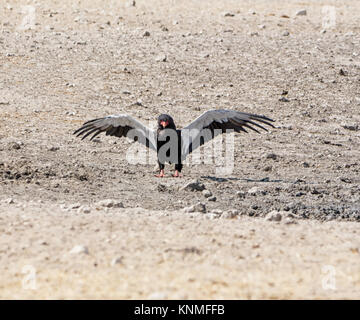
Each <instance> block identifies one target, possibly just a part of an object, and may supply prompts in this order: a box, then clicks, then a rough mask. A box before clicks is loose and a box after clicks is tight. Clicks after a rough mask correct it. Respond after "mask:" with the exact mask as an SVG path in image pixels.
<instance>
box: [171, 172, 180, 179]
mask: <svg viewBox="0 0 360 320" xmlns="http://www.w3.org/2000/svg"><path fill="white" fill-rule="evenodd" d="M172 176H173V177H174V178H181V177H182V174H181V173H180V172H179V171H177V170H176V171H175V173H174V174H173V175H172Z"/></svg>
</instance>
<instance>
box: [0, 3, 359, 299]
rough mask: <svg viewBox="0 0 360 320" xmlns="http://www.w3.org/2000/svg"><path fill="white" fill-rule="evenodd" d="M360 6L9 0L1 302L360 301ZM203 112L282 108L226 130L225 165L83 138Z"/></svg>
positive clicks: (2, 86) (1, 67)
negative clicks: (138, 153)
mask: <svg viewBox="0 0 360 320" xmlns="http://www.w3.org/2000/svg"><path fill="white" fill-rule="evenodd" d="M301 10H306V12H304V11H302V12H301ZM359 16H360V2H359V1H357V0H349V1H335V0H334V1H321V0H319V1H315V0H312V1H295V0H294V1H285V0H267V1H265V0H258V1H245V0H243V1H235V0H234V1H231V0H228V1H221V0H208V1H200V0H199V1H195V0H178V1H175V0H171V1H167V0H147V1H145V0H137V1H136V2H135V1H115V0H109V1H100V0H97V1H96V0H79V1H70V0H62V1H56V0H46V1H35V0H34V1H25V0H21V1H17V0H12V1H7V0H4V1H2V2H1V3H0V80H1V81H0V232H1V237H0V298H1V299H24V298H28V299H29V298H30V299H87V298H88V299H224V298H225V299H335V298H344V299H359V298H360V237H359V234H360V230H359V222H360V20H359ZM210 109H234V110H238V111H243V112H249V113H255V114H261V115H266V116H268V117H270V118H272V119H274V120H275V122H274V125H275V128H271V130H269V131H268V132H263V133H261V135H259V134H257V133H254V132H249V133H248V134H244V133H241V134H236V135H235V136H234V149H235V152H234V157H233V160H234V168H233V170H232V172H230V173H228V174H226V175H225V174H219V170H217V169H218V166H219V165H218V166H217V165H216V164H217V163H216V160H217V159H215V157H213V158H212V159H211V160H212V162H213V163H206V164H196V163H192V162H191V161H189V162H188V164H187V165H185V167H184V169H183V177H182V178H179V179H176V178H172V177H170V173H171V172H172V171H173V170H174V168H173V166H170V165H167V166H166V168H165V169H166V170H167V171H166V173H168V174H169V177H167V178H162V179H159V178H156V177H154V173H155V171H156V170H157V166H156V155H155V154H153V153H149V154H148V155H149V160H148V161H147V162H146V163H138V164H134V163H133V162H131V161H130V162H129V161H128V160H129V150H131V148H132V147H133V146H134V144H133V143H131V142H129V141H128V140H127V139H119V138H116V137H109V136H105V135H104V134H103V135H99V136H98V137H97V138H96V139H95V140H94V141H91V142H90V141H89V140H88V139H86V140H84V141H81V140H80V139H79V138H76V137H75V136H74V135H73V132H74V131H75V130H76V129H77V128H79V127H80V126H81V124H82V123H84V122H85V121H87V120H91V119H93V118H100V117H103V116H107V115H111V114H121V113H127V114H129V115H131V116H133V117H135V118H137V119H138V120H139V121H141V122H143V123H144V124H146V125H149V126H151V127H154V125H156V118H157V116H158V115H159V114H161V113H168V114H170V115H172V116H173V118H174V120H175V122H176V124H177V126H178V127H180V128H181V127H184V126H186V125H187V124H188V123H190V122H191V121H192V120H194V119H195V118H196V117H198V116H200V115H201V114H202V113H203V112H205V111H207V110H210ZM219 138H221V137H219ZM215 143H217V144H221V143H222V141H221V139H218V138H217V139H215ZM203 148H204V147H203ZM189 183H193V185H195V186H196V188H197V189H204V190H191V185H190V187H189ZM201 204H203V205H201Z"/></svg>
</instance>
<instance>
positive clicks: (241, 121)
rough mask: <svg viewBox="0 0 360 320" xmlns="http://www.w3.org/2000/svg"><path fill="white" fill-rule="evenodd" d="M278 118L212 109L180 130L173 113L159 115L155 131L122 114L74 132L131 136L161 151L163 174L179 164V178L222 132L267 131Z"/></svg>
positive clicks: (177, 170)
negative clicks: (189, 158) (168, 165)
mask: <svg viewBox="0 0 360 320" xmlns="http://www.w3.org/2000/svg"><path fill="white" fill-rule="evenodd" d="M273 121H274V120H272V119H270V118H268V117H265V116H262V115H256V114H251V113H245V112H239V111H235V110H209V111H206V112H204V113H203V114H202V115H201V116H200V117H198V118H197V119H195V120H194V121H193V122H191V123H190V124H189V125H188V126H186V127H185V128H183V129H181V130H178V129H176V125H175V123H174V120H173V118H172V117H171V116H169V115H167V114H161V115H160V116H159V117H158V121H157V123H158V127H157V129H156V130H152V129H150V128H148V127H146V126H145V125H143V124H142V123H141V122H139V121H137V120H136V119H134V118H133V117H131V116H129V115H126V114H120V115H111V116H107V117H104V118H99V119H94V120H90V121H87V122H85V123H84V124H83V126H82V127H81V128H79V129H78V130H76V131H75V132H74V134H76V135H77V136H82V139H85V138H86V137H88V136H89V135H92V136H91V137H90V140H92V139H94V138H95V137H96V136H97V135H99V134H100V133H102V132H105V133H106V135H109V136H116V137H127V138H130V139H131V140H133V141H138V142H139V143H141V144H143V145H145V146H146V147H148V148H150V149H152V150H154V151H156V152H157V157H158V164H159V170H160V172H159V174H157V175H156V176H157V177H165V173H164V168H165V162H168V163H174V164H175V174H174V175H173V176H174V177H179V176H180V172H181V170H182V167H183V165H182V161H184V160H185V158H186V156H187V155H189V154H190V153H191V152H193V151H194V150H195V149H197V148H198V147H200V146H202V145H203V144H204V143H206V142H208V141H210V140H211V139H214V138H215V137H216V136H218V135H219V134H224V133H228V132H233V131H235V132H248V131H247V130H246V129H251V130H253V131H255V132H257V133H260V131H259V130H258V129H263V130H265V131H267V129H266V128H265V126H264V125H267V126H270V127H273V128H274V126H273V124H272V123H271V122H273Z"/></svg>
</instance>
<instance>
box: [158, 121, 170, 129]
mask: <svg viewBox="0 0 360 320" xmlns="http://www.w3.org/2000/svg"><path fill="white" fill-rule="evenodd" d="M160 124H161V125H162V127H163V128H166V127H167V126H168V125H169V121H160Z"/></svg>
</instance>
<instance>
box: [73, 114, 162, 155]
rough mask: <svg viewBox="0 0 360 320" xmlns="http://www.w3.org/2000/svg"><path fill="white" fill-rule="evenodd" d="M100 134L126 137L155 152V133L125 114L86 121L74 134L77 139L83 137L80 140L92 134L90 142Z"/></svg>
mask: <svg viewBox="0 0 360 320" xmlns="http://www.w3.org/2000/svg"><path fill="white" fill-rule="evenodd" d="M102 132H106V135H107V136H108V135H109V136H116V137H128V138H130V139H131V140H134V141H138V142H140V143H141V144H143V145H145V146H146V147H148V148H150V149H152V150H154V151H156V132H155V131H153V130H151V129H150V128H148V127H146V126H145V125H143V124H142V123H141V122H139V121H138V120H136V119H134V118H133V117H131V116H129V115H127V114H119V115H111V116H107V117H105V118H99V119H93V120H90V121H87V122H85V123H84V124H83V126H82V127H81V128H79V129H77V130H76V131H75V132H74V134H76V135H77V137H79V136H82V135H83V137H82V139H85V138H86V137H87V136H89V135H91V134H93V135H92V137H91V138H90V140H92V139H94V138H95V137H96V136H97V135H99V134H100V133H102Z"/></svg>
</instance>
